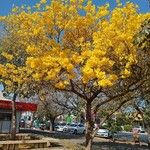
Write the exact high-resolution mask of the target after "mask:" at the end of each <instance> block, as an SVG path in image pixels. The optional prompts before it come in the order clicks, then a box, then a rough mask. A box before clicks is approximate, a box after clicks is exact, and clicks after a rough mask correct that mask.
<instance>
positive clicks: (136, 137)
mask: <svg viewBox="0 0 150 150" xmlns="http://www.w3.org/2000/svg"><path fill="white" fill-rule="evenodd" d="M139 132H140V130H139V129H137V128H133V130H132V134H133V140H134V143H135V144H136V143H138V144H140V135H139Z"/></svg>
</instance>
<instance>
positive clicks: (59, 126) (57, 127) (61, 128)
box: [55, 122, 69, 132]
mask: <svg viewBox="0 0 150 150" xmlns="http://www.w3.org/2000/svg"><path fill="white" fill-rule="evenodd" d="M68 125H69V124H66V123H65V122H62V123H58V124H57V125H55V130H56V131H61V132H65V131H66V129H67V127H68Z"/></svg>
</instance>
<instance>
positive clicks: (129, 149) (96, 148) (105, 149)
mask: <svg viewBox="0 0 150 150" xmlns="http://www.w3.org/2000/svg"><path fill="white" fill-rule="evenodd" d="M93 150H150V147H148V146H144V145H142V146H140V145H137V144H136V145H135V144H134V145H133V144H127V143H117V142H93Z"/></svg>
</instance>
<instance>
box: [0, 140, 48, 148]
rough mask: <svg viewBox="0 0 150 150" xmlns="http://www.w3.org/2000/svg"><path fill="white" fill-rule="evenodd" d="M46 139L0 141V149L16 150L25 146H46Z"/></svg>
mask: <svg viewBox="0 0 150 150" xmlns="http://www.w3.org/2000/svg"><path fill="white" fill-rule="evenodd" d="M47 147H48V141H46V140H23V141H0V150H18V149H27V148H47Z"/></svg>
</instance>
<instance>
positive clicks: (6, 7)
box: [0, 0, 150, 16]
mask: <svg viewBox="0 0 150 150" xmlns="http://www.w3.org/2000/svg"><path fill="white" fill-rule="evenodd" d="M39 1H40V0H0V15H1V16H4V15H8V14H9V13H10V12H11V8H12V6H13V5H15V6H21V5H23V4H25V5H30V6H33V5H34V4H36V3H38V2H39ZM115 1H116V0H93V3H94V4H96V5H98V6H100V5H103V4H105V3H107V2H109V3H110V6H111V9H112V8H114V7H115ZM126 1H131V2H134V3H136V4H138V5H139V8H140V12H142V13H146V12H150V7H149V3H148V0H122V2H123V3H125V2H126Z"/></svg>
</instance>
